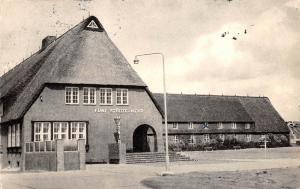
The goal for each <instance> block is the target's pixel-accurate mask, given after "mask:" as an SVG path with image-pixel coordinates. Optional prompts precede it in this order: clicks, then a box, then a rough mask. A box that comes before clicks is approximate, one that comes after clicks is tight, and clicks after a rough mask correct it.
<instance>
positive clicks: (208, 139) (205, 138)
mask: <svg viewBox="0 0 300 189" xmlns="http://www.w3.org/2000/svg"><path fill="white" fill-rule="evenodd" d="M209 141H210V138H209V134H205V135H204V142H209Z"/></svg>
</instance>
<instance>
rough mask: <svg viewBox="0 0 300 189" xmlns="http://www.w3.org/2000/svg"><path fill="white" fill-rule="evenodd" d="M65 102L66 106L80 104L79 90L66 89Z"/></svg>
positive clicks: (76, 88)
mask: <svg viewBox="0 0 300 189" xmlns="http://www.w3.org/2000/svg"><path fill="white" fill-rule="evenodd" d="M65 100H66V101H65V102H66V104H79V88H78V87H66V94H65Z"/></svg>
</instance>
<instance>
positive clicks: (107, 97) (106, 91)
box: [100, 88, 112, 105]
mask: <svg viewBox="0 0 300 189" xmlns="http://www.w3.org/2000/svg"><path fill="white" fill-rule="evenodd" d="M100 105H112V89H111V88H100Z"/></svg>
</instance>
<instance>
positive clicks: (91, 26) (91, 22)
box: [87, 20, 99, 29]
mask: <svg viewBox="0 0 300 189" xmlns="http://www.w3.org/2000/svg"><path fill="white" fill-rule="evenodd" d="M87 27H88V28H91V29H99V27H98V25H97V24H96V22H95V21H94V20H92V21H90V23H89V24H88V25H87Z"/></svg>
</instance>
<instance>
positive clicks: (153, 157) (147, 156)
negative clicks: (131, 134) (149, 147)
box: [126, 152, 191, 164]
mask: <svg viewBox="0 0 300 189" xmlns="http://www.w3.org/2000/svg"><path fill="white" fill-rule="evenodd" d="M169 158H170V161H171V162H174V161H191V159H190V158H189V157H187V156H185V155H181V154H178V153H174V152H171V153H169ZM156 162H165V153H164V152H143V153H127V154H126V163H128V164H135V163H156Z"/></svg>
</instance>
